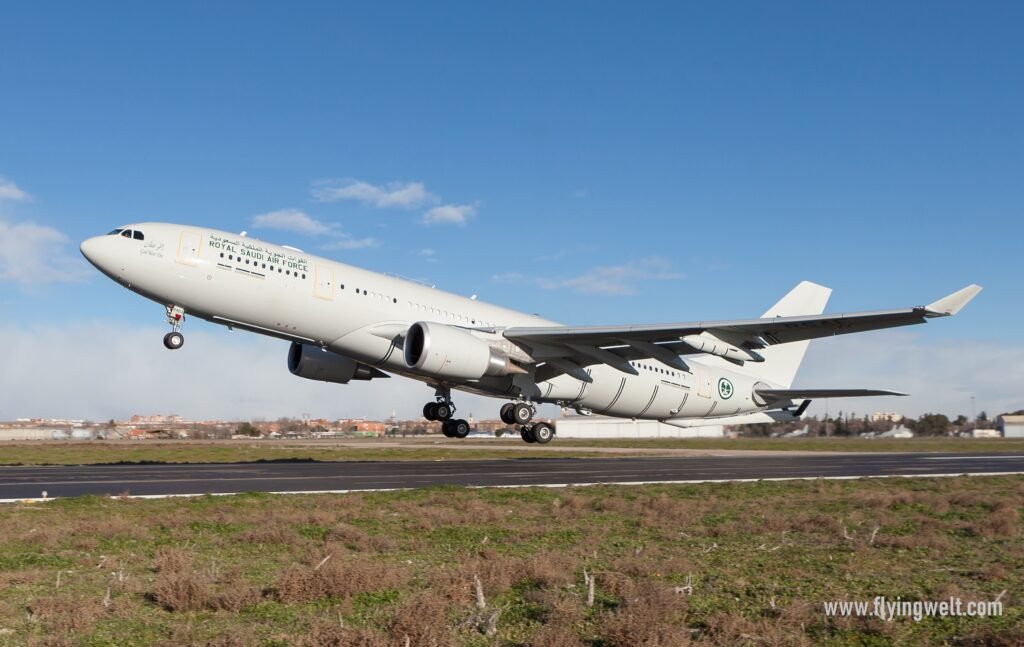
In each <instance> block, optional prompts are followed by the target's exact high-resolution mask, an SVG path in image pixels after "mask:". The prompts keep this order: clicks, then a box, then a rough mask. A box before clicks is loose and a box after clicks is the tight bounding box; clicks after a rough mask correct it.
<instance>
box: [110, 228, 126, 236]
mask: <svg viewBox="0 0 1024 647" xmlns="http://www.w3.org/2000/svg"><path fill="white" fill-rule="evenodd" d="M122 231H124V229H115V230H114V231H112V232H110V233H108V234H107V235H108V236H116V235H118V234H120V233H121V232H122Z"/></svg>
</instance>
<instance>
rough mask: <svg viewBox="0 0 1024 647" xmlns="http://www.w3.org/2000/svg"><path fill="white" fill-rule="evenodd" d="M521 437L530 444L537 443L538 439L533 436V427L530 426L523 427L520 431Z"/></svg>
mask: <svg viewBox="0 0 1024 647" xmlns="http://www.w3.org/2000/svg"><path fill="white" fill-rule="evenodd" d="M519 437H520V438H522V439H523V440H525V441H526V442H528V443H535V442H537V438H536V437H535V436H534V435H533V427H531V426H530V425H523V426H522V427H521V428H520V429H519Z"/></svg>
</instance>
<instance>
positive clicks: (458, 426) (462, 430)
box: [445, 420, 469, 438]
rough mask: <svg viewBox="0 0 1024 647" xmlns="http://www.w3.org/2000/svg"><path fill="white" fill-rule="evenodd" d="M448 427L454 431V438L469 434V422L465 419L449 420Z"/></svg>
mask: <svg viewBox="0 0 1024 647" xmlns="http://www.w3.org/2000/svg"><path fill="white" fill-rule="evenodd" d="M445 424H447V425H448V429H450V430H451V432H452V438H465V437H466V436H468V435H469V423H468V422H466V421H465V420H449V421H448V422H447V423H445Z"/></svg>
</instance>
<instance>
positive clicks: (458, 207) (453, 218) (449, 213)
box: [423, 204, 476, 225]
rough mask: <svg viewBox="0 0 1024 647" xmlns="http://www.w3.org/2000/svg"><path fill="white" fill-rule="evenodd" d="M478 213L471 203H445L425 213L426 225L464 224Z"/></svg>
mask: <svg viewBox="0 0 1024 647" xmlns="http://www.w3.org/2000/svg"><path fill="white" fill-rule="evenodd" d="M475 215H476V207H475V206H473V205H471V204H443V205H441V206H439V207H434V208H433V209H431V210H430V211H427V212H426V213H425V214H423V224H424V225H464V224H466V221H467V220H469V219H470V218H472V217H473V216H475Z"/></svg>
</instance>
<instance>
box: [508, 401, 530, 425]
mask: <svg viewBox="0 0 1024 647" xmlns="http://www.w3.org/2000/svg"><path fill="white" fill-rule="evenodd" d="M511 415H512V419H513V420H515V423H516V424H517V425H525V424H527V423H528V422H530V420H531V419H532V418H533V407H532V406H530V405H529V404H527V403H526V402H516V403H514V404H513V405H512V412H511Z"/></svg>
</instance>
